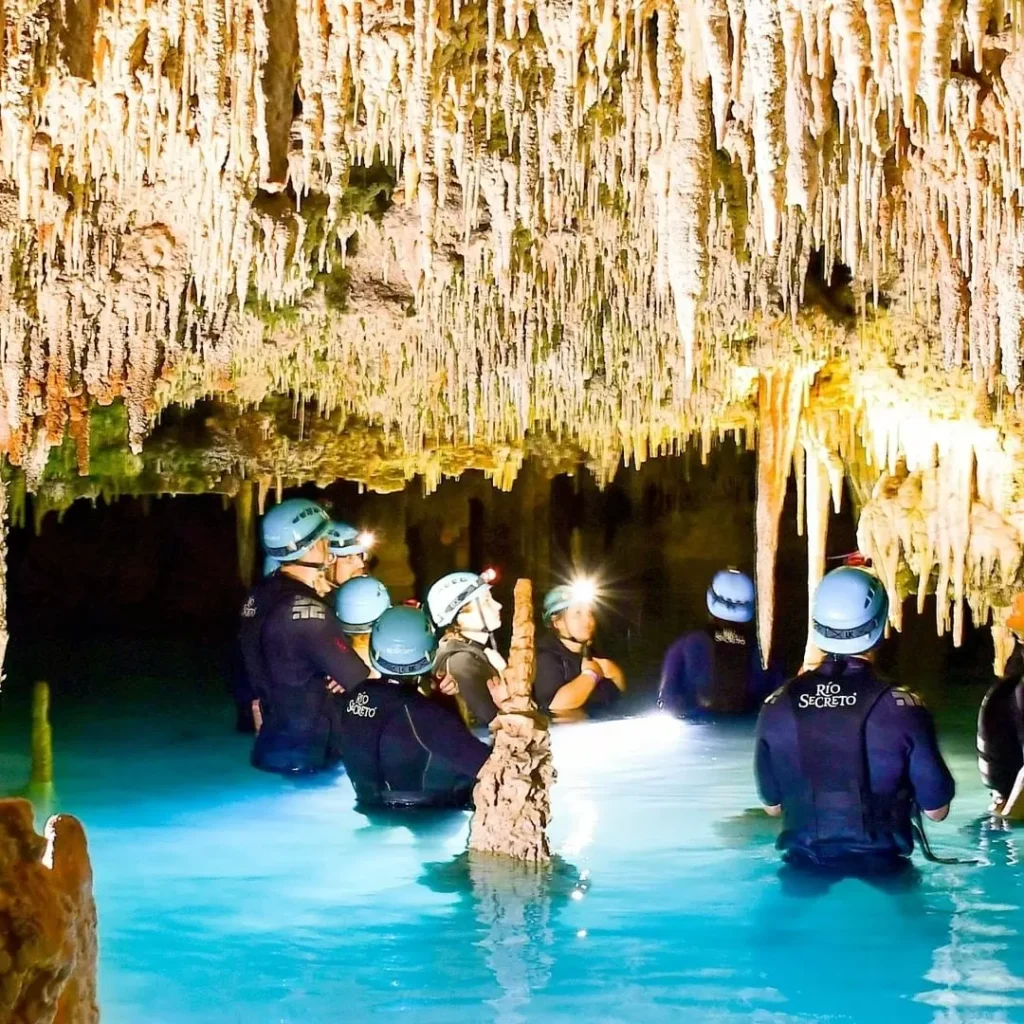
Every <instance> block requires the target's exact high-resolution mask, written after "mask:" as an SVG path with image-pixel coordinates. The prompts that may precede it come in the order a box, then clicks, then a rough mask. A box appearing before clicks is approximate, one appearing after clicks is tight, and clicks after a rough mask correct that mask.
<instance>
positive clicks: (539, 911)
mask: <svg viewBox="0 0 1024 1024" xmlns="http://www.w3.org/2000/svg"><path fill="white" fill-rule="evenodd" d="M22 653H23V652H22ZM128 654H131V656H130V657H129V656H126V655H128ZM20 660H23V659H20V658H19V656H18V652H15V657H14V658H13V659H12V669H11V672H12V678H11V685H10V687H9V693H8V695H7V697H6V698H5V707H4V714H3V716H0V778H2V779H3V780H4V788H5V789H8V790H9V789H12V788H16V785H15V786H11V785H9V783H10V781H11V780H23V779H25V778H27V771H28V707H27V702H26V699H25V693H26V691H27V687H26V686H24V685H23V683H22V681H19V678H18V671H19V669H18V663H19V661H20ZM215 662H216V659H215V658H213V657H212V656H210V655H209V652H204V651H202V650H197V649H196V646H195V645H192V649H191V650H190V651H183V650H181V649H180V648H177V649H174V650H171V649H169V648H160V649H157V647H150V648H149V650H148V655H140V654H139V652H138V651H135V652H129V651H127V650H126V648H125V647H123V646H122V647H118V645H116V644H110V643H109V642H108V643H106V644H104V645H103V646H102V648H99V647H98V648H97V649H96V650H95V651H93V655H92V657H91V659H90V660H89V661H88V664H89V666H90V668H89V670H88V672H86V671H85V670H82V672H80V673H79V678H78V679H77V680H76V681H75V683H74V684H66V685H65V686H63V687H61V686H57V685H55V696H54V712H53V725H54V734H55V762H56V774H57V794H56V799H55V807H56V809H59V810H62V811H68V812H71V813H74V814H76V815H78V816H79V817H80V818H81V819H82V820H83V822H84V823H85V826H86V829H87V832H88V835H89V842H90V848H91V853H92V859H93V865H94V871H95V878H96V898H97V903H98V907H99V919H100V929H101V931H100V943H101V977H100V992H101V1006H102V1010H103V1019H104V1021H105V1022H107V1024H138V1022H141V1021H147V1022H155V1024H185V1022H188V1024H206V1022H210V1024H213V1022H217V1024H224V1022H236V1021H237V1022H240V1024H263V1022H267V1024H270V1022H329V1021H336V1020H367V1019H369V1018H370V1015H371V1014H374V1015H379V1016H383V1017H385V1018H387V1017H394V1016H395V1015H397V1014H404V1015H405V1016H404V1019H407V1020H412V1021H417V1022H420V1021H423V1022H435V1021H436V1022H449V1021H454V1020H470V1021H477V1020H481V1021H482V1020H497V1021H503V1022H513V1021H531V1022H532V1021H562V1020H566V1021H568V1020H588V1021H625V1020H629V1021H662V1020H664V1021H678V1020H694V1021H731V1020H736V1021H740V1020H742V1021H750V1020H755V1021H771V1022H782V1021H822V1020H830V1021H847V1020H849V1021H872V1022H874V1021H883V1022H884V1021H896V1020H899V1021H903V1022H913V1021H934V1020H943V1021H951V1020H957V1021H968V1020H970V1021H1015V1020H1024V940H1022V939H1021V938H1020V936H1019V922H1020V909H1019V908H1020V907H1021V906H1022V905H1024V877H1022V875H1021V873H1020V871H1019V868H1018V867H1017V862H1018V861H1019V859H1020V858H1019V854H1018V853H1017V847H1019V846H1022V845H1024V829H1022V830H1020V831H1018V833H1017V834H1016V836H1015V835H1014V834H1012V833H1001V832H995V831H992V830H991V829H990V828H989V826H988V824H987V823H986V821H985V819H984V816H983V815H982V811H983V809H984V807H985V804H986V794H985V793H984V792H983V791H982V789H981V786H980V782H979V781H978V778H977V772H976V769H975V767H974V754H973V717H974V712H975V708H976V706H977V700H978V697H979V695H980V691H979V690H978V689H977V687H976V686H965V687H963V688H962V689H961V690H959V691H957V692H956V693H954V694H952V695H948V694H947V696H946V699H945V700H942V701H940V706H939V708H938V711H939V719H940V726H941V729H942V737H943V745H944V748H945V750H946V753H947V755H948V756H949V758H950V760H951V762H952V764H953V767H954V772H955V774H956V776H957V781H958V785H959V788H960V792H959V799H958V801H957V803H956V804H955V805H954V812H953V814H952V816H951V819H950V821H949V822H947V823H946V824H944V825H942V826H935V827H933V829H932V838H933V842H934V843H935V846H936V848H937V852H938V853H939V854H940V855H959V856H966V857H970V856H979V855H980V856H983V857H984V858H985V860H986V861H988V862H989V863H987V864H986V865H984V866H981V867H947V866H940V865H932V864H928V863H926V862H924V861H923V860H922V859H920V857H918V858H917V862H918V864H919V867H920V877H919V880H918V883H917V884H916V885H915V886H913V887H911V888H908V889H907V890H905V891H901V892H898V893H895V894H893V893H884V892H880V891H878V890H876V889H874V888H871V887H870V886H868V885H866V884H865V883H863V882H858V881H852V880H851V881H844V882H842V883H840V884H838V885H836V886H834V887H833V888H832V889H831V890H830V891H828V892H826V893H823V894H818V895H816V896H813V897H811V896H810V895H808V894H800V893H793V892H791V891H788V890H787V889H785V888H784V887H783V884H782V882H781V881H780V878H779V875H778V861H777V856H776V854H775V852H774V849H773V846H772V843H773V839H774V834H773V827H772V826H771V824H770V823H768V822H767V820H766V819H764V818H763V816H758V815H744V814H743V811H744V809H745V808H751V807H754V806H755V805H756V796H755V792H754V788H753V782H752V778H751V772H750V761H751V731H752V725H751V724H750V723H730V724H728V725H719V726H716V725H695V724H691V723H682V722H677V721H675V720H672V719H668V718H665V717H661V716H657V715H653V716H646V717H643V716H641V717H634V718H629V719H624V720H619V721H608V722H600V723H597V722H594V723H585V724H581V725H571V726H563V727H560V728H558V729H557V730H556V731H555V739H554V754H555V760H556V765H557V769H558V773H559V778H558V783H557V785H556V788H555V792H554V824H553V827H552V840H553V846H554V848H555V850H556V851H557V854H558V860H557V862H556V865H555V867H554V869H553V870H552V871H551V872H550V873H548V874H546V875H544V876H542V877H539V878H538V877H536V876H533V875H530V874H522V873H519V872H512V873H508V872H502V871H500V870H496V869H493V868H488V866H486V865H480V864H467V861H466V859H465V857H464V856H463V857H460V856H459V855H460V853H461V851H462V850H463V849H464V846H465V836H466V824H467V815H465V814H454V815H444V816H441V817H433V818H423V819H416V821H415V825H414V826H413V827H407V826H406V825H401V824H395V823H394V822H389V821H370V820H368V819H367V818H366V817H364V816H363V815H360V814H358V813H356V812H355V811H354V810H353V808H352V792H351V788H350V786H349V783H348V781H347V780H346V779H345V777H344V776H343V775H341V776H336V777H333V778H330V779H325V780H318V781H315V782H305V783H294V782H290V781H285V780H281V779H278V778H276V777H271V776H266V775H263V774H260V773H259V772H256V771H253V770H252V769H250V768H249V766H248V764H247V753H248V740H247V739H246V738H245V737H240V736H236V735H234V734H232V733H231V732H230V731H229V728H230V713H229V709H228V708H227V707H226V701H225V698H224V695H223V692H222V690H221V685H222V684H221V683H220V682H219V680H218V679H217V678H216V676H217V670H218V666H217V665H216V664H215ZM124 664H131V665H132V666H133V667H132V669H131V671H127V672H126V671H125V670H124V668H123V665H124ZM115 665H121V666H122V668H120V669H119V670H116V671H115V669H114V667H113V666H115ZM197 682H198V684H199V685H197ZM16 784H17V782H16Z"/></svg>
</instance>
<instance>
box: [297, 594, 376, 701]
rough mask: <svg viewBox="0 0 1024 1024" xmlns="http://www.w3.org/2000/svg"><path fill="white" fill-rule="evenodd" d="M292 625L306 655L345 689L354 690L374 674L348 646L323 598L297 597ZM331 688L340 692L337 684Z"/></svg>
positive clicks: (338, 624)
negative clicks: (322, 600)
mask: <svg viewBox="0 0 1024 1024" xmlns="http://www.w3.org/2000/svg"><path fill="white" fill-rule="evenodd" d="M291 614H292V628H293V629H294V630H296V632H297V633H298V636H299V642H300V644H301V646H302V649H303V650H304V651H305V653H306V656H307V657H308V658H309V660H310V661H311V662H312V663H313V665H314V666H315V667H316V669H317V671H318V672H322V673H323V674H324V675H325V676H327V677H328V679H329V680H332V681H333V682H334V683H336V684H337V687H340V688H341V689H342V690H351V689H354V688H355V687H357V686H358V685H359V684H360V683H362V682H365V680H367V679H368V678H369V677H370V670H369V669H368V668H367V666H366V663H365V662H364V661H363V659H362V658H360V657H359V655H358V654H356V652H355V651H353V650H352V648H351V647H349V645H348V641H347V639H346V638H345V634H344V633H343V632H342V630H341V623H340V622H338V620H337V619H336V618H335V617H334V615H332V614H331V612H330V610H329V609H328V608H327V606H326V605H324V604H323V603H322V602H320V601H314V600H313V599H308V600H306V599H303V598H300V599H297V600H296V601H295V602H294V604H293V605H292V612H291ZM328 688H329V689H331V690H332V691H333V692H337V690H336V688H335V687H331V686H330V684H328Z"/></svg>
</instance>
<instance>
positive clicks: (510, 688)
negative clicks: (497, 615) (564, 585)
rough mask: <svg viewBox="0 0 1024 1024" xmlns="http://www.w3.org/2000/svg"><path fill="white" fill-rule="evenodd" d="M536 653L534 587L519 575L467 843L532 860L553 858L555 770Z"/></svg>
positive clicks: (484, 850) (480, 849)
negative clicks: (550, 830) (537, 689)
mask: <svg viewBox="0 0 1024 1024" xmlns="http://www.w3.org/2000/svg"><path fill="white" fill-rule="evenodd" d="M535 657H536V656H535V650H534V624H533V586H532V585H531V583H530V581H529V580H518V581H517V582H516V586H515V609H514V612H513V618H512V644H511V648H510V651H509V660H508V667H507V668H506V669H505V671H504V672H503V673H502V683H503V685H504V690H505V693H504V699H502V700H500V701H499V702H498V711H499V713H498V716H497V717H496V718H495V720H494V722H493V723H492V724H491V731H492V732H493V733H494V750H493V752H492V753H491V756H490V758H488V761H487V764H486V765H484V767H483V769H482V770H481V772H480V776H479V780H478V782H477V784H476V789H475V790H474V793H473V802H474V805H475V810H474V812H473V820H472V822H471V824H470V833H469V847H470V850H471V851H476V852H477V853H492V854H501V855H504V856H506V857H511V858H513V859H514V860H523V861H527V862H530V863H535V864H536V863H545V862H547V861H549V860H550V859H551V850H550V847H549V845H548V838H547V831H546V830H547V824H548V819H549V817H550V814H551V797H550V789H551V785H552V783H553V782H554V780H555V771H554V768H553V767H552V764H551V739H550V734H549V733H548V723H547V719H546V718H545V717H544V716H543V715H541V714H540V713H539V712H538V711H537V708H536V705H535V704H534V703H533V697H532V691H533V673H534V668H535Z"/></svg>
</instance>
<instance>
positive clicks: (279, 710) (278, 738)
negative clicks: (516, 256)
mask: <svg viewBox="0 0 1024 1024" xmlns="http://www.w3.org/2000/svg"><path fill="white" fill-rule="evenodd" d="M261 526H262V537H263V546H264V549H265V550H266V552H267V553H268V554H269V555H272V556H273V557H274V558H276V559H277V560H278V561H279V562H280V568H279V569H278V571H276V572H274V573H273V574H272V575H270V576H265V577H263V579H261V580H260V582H259V583H257V584H256V586H255V587H254V588H253V589H252V591H251V592H250V594H249V596H248V598H247V599H246V602H245V604H244V605H243V607H242V615H241V620H242V621H241V627H240V629H239V637H238V639H239V647H240V651H241V659H242V663H243V665H244V667H245V674H246V678H247V680H248V684H249V687H250V689H251V691H252V693H253V695H254V698H255V700H256V702H257V705H256V706H257V708H258V715H259V721H258V723H257V725H258V732H257V735H256V741H255V743H254V745H253V750H252V763H253V765H254V766H255V767H257V768H260V769H263V770H265V771H274V772H286V773H292V772H315V771H320V770H323V769H325V768H329V767H332V766H333V765H335V764H337V763H338V761H339V760H340V756H341V755H340V752H339V750H338V729H339V720H340V708H339V705H338V700H337V697H338V695H339V694H341V693H342V691H345V690H351V689H353V688H354V687H356V686H358V685H359V684H360V683H361V682H363V680H364V679H366V678H367V676H368V675H369V672H370V670H369V669H368V668H367V667H366V665H364V664H363V662H362V661H361V660H360V658H359V656H358V655H357V654H356V653H355V652H354V651H353V650H352V649H351V647H350V646H349V644H348V641H347V640H346V638H345V634H344V632H343V630H342V628H341V624H340V623H339V622H338V620H337V618H336V617H335V615H334V612H333V610H332V609H331V607H330V606H329V605H328V604H327V602H326V601H325V600H324V598H323V595H324V594H326V593H327V592H328V591H329V589H330V588H329V586H328V584H327V583H326V582H325V580H324V574H325V573H326V572H327V570H328V569H329V567H330V563H331V555H330V552H329V550H328V546H327V530H328V528H329V526H330V520H329V519H328V517H327V513H326V512H324V510H323V509H322V508H320V506H319V505H317V504H315V503H314V502H312V501H307V500H306V499H304V498H293V499H289V500H288V501H284V502H282V503H281V504H280V505H276V506H275V507H274V508H272V509H270V511H269V512H267V514H266V515H265V516H264V517H263V522H262V524H261Z"/></svg>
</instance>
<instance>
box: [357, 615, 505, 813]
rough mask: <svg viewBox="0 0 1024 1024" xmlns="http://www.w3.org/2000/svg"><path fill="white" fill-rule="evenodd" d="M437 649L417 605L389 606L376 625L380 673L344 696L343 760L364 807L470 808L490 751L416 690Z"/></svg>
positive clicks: (373, 647) (375, 661) (373, 637)
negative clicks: (478, 779)
mask: <svg viewBox="0 0 1024 1024" xmlns="http://www.w3.org/2000/svg"><path fill="white" fill-rule="evenodd" d="M436 650H437V640H436V639H435V637H434V634H433V631H432V630H431V628H430V625H429V623H428V622H427V617H426V615H425V614H424V613H423V612H422V611H420V610H419V609H415V608H408V607H398V608H389V609H388V610H387V611H386V612H384V614H383V615H382V616H381V617H380V618H379V619H378V620H377V622H376V624H375V625H374V627H373V631H372V633H371V634H370V662H371V664H372V665H373V667H374V669H376V671H377V672H379V673H380V678H377V679H369V680H367V681H365V682H364V683H363V684H362V685H361V686H358V687H356V688H355V689H354V690H352V691H351V692H348V693H346V694H345V698H344V700H343V702H342V705H343V706H342V715H341V751H342V760H343V761H344V764H345V769H346V771H347V772H348V777H349V779H351V781H352V786H353V788H354V789H355V792H356V803H357V807H358V808H359V809H363V808H368V807H391V808H420V807H457V808H468V807H470V806H472V796H473V787H474V786H475V785H476V777H477V774H478V773H479V771H480V769H481V768H483V766H484V763H485V762H486V761H487V758H488V757H489V756H490V753H491V748H490V746H489V745H488V744H486V743H484V742H482V741H481V740H478V739H477V738H476V737H475V736H474V735H473V734H472V733H471V732H470V731H469V729H468V728H467V727H466V725H465V723H464V722H463V721H462V719H461V718H460V717H459V716H458V714H457V713H456V712H454V711H451V710H449V709H448V708H446V707H444V706H443V705H441V704H440V703H439V702H437V701H434V700H432V699H431V698H430V697H426V696H424V695H423V694H422V693H420V691H419V689H418V688H417V687H418V684H419V682H420V680H421V679H422V678H423V677H424V676H427V675H429V674H430V673H431V671H432V669H433V666H434V654H435V653H436Z"/></svg>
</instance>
